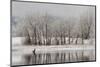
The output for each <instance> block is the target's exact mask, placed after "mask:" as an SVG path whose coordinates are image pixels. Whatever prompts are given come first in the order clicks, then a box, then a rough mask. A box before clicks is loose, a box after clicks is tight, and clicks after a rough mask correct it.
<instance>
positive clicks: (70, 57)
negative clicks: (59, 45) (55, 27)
mask: <svg viewBox="0 0 100 67" xmlns="http://www.w3.org/2000/svg"><path fill="white" fill-rule="evenodd" d="M20 57H21V59H20V60H21V61H19V62H15V63H14V64H13V65H30V64H33V65H35V64H52V63H65V62H66V63H67V62H78V61H93V60H95V51H94V50H91V51H90V50H89V51H88V50H87V51H66V52H57V53H36V54H27V55H20ZM15 58H16V57H15Z"/></svg>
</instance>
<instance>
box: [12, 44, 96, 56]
mask: <svg viewBox="0 0 100 67" xmlns="http://www.w3.org/2000/svg"><path fill="white" fill-rule="evenodd" d="M34 49H35V50H36V53H52V52H66V51H68V52H69V51H87V50H95V45H59V46H16V47H13V46H12V52H13V53H14V54H15V53H16V54H17V53H18V54H20V53H22V54H31V53H32V51H33V50H34ZM14 50H15V51H14Z"/></svg>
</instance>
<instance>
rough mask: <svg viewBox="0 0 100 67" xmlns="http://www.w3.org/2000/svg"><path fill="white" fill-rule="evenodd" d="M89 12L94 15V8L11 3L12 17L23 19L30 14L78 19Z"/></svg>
mask: <svg viewBox="0 0 100 67" xmlns="http://www.w3.org/2000/svg"><path fill="white" fill-rule="evenodd" d="M87 11H88V12H89V13H92V14H93V15H95V7H93V6H77V5H67V4H66V5H62V4H47V3H35V2H17V1H13V2H12V16H17V17H24V16H26V15H30V14H34V13H35V14H44V13H48V14H50V15H54V16H58V17H62V18H68V17H75V18H79V17H80V15H81V14H82V13H84V12H87Z"/></svg>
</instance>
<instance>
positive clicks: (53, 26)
mask: <svg viewBox="0 0 100 67" xmlns="http://www.w3.org/2000/svg"><path fill="white" fill-rule="evenodd" d="M94 26H95V25H94V21H93V17H92V15H87V14H85V13H84V14H82V15H80V18H78V19H77V18H73V17H70V18H67V19H63V18H60V17H56V16H52V15H49V14H44V15H38V14H37V15H28V16H25V17H24V19H23V21H21V22H20V23H19V24H18V25H17V31H16V36H18V37H25V43H24V44H27V45H32V44H33V45H53V44H54V45H63V44H71V43H72V41H73V39H74V40H75V42H74V43H75V44H78V39H79V38H81V44H84V39H90V38H93V37H94V36H95V35H94V28H95V27H94ZM66 38H68V39H66Z"/></svg>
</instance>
